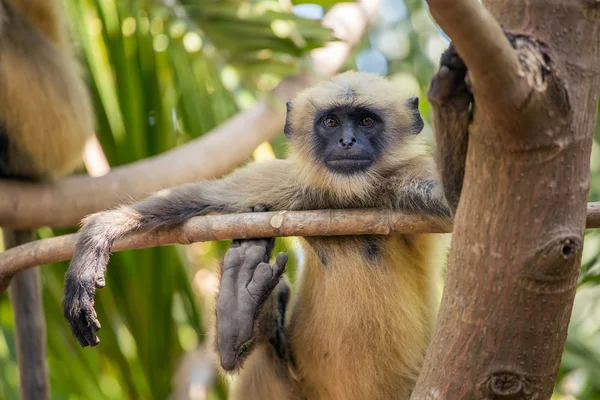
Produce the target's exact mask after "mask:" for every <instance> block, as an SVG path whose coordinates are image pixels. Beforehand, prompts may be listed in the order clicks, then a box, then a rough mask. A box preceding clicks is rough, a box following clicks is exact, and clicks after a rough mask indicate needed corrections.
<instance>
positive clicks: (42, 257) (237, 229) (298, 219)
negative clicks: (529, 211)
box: [0, 203, 600, 281]
mask: <svg viewBox="0 0 600 400" xmlns="http://www.w3.org/2000/svg"><path fill="white" fill-rule="evenodd" d="M587 227H588V228H600V203H590V204H589V205H588V217H587ZM451 230H452V224H451V223H450V222H449V221H446V220H442V219H436V218H423V217H419V216H416V215H411V214H405V213H402V212H391V211H383V210H375V209H361V210H358V209H356V210H319V211H281V212H266V213H247V214H225V215H209V216H203V217H194V218H192V219H190V220H189V221H188V222H186V223H185V224H183V225H182V226H179V227H176V228H172V229H168V230H164V231H156V232H148V233H142V234H137V235H131V236H129V237H127V238H125V239H123V240H120V241H118V242H117V243H115V245H114V246H113V247H112V250H113V251H122V250H130V249H143V248H148V247H156V246H166V245H171V244H177V243H179V244H190V243H195V242H208V241H213V240H227V239H242V238H261V237H283V236H342V235H391V234H417V233H449V232H451ZM76 240H77V234H71V235H64V236H58V237H54V238H50V239H42V240H38V241H35V242H31V243H27V244H24V245H21V246H18V247H14V248H12V249H9V250H6V251H5V252H4V253H1V254H0V281H1V280H2V279H5V278H6V277H10V276H12V275H14V274H15V273H17V272H20V271H23V270H25V269H27V268H31V267H34V266H37V265H44V264H48V263H53V262H58V261H65V260H69V259H70V258H71V257H72V256H73V250H74V246H75V241H76Z"/></svg>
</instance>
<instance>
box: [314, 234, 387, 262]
mask: <svg viewBox="0 0 600 400" xmlns="http://www.w3.org/2000/svg"><path fill="white" fill-rule="evenodd" d="M304 241H305V246H304V247H305V249H306V250H307V251H308V252H314V254H315V255H316V256H317V257H318V259H319V261H320V262H321V264H322V266H323V267H324V268H327V267H328V266H331V265H332V264H334V263H335V264H340V263H342V264H344V263H347V262H351V263H353V264H354V263H378V262H381V261H382V258H383V256H384V254H386V249H387V248H388V247H389V246H391V242H390V237H388V236H383V235H363V236H344V237H307V238H304Z"/></svg>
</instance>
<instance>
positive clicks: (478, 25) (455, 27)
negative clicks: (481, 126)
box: [427, 0, 530, 106]
mask: <svg viewBox="0 0 600 400" xmlns="http://www.w3.org/2000/svg"><path fill="white" fill-rule="evenodd" d="M427 3H428V5H429V10H430V12H431V15H432V16H433V18H434V19H435V21H436V22H437V23H438V25H439V26H440V27H441V28H442V29H443V30H444V32H445V33H446V34H447V35H448V36H449V37H450V39H452V43H453V44H454V46H455V47H456V50H457V51H458V54H460V56H461V58H462V59H463V61H464V62H465V65H466V66H467V67H468V69H469V78H470V81H471V84H472V86H473V92H474V93H476V95H477V96H478V97H479V99H488V100H490V101H492V100H493V101H495V102H498V101H501V102H502V104H503V105H507V104H508V105H511V104H512V105H515V106H518V105H520V104H522V102H523V101H524V100H525V99H526V98H527V97H528V94H529V92H530V88H529V87H528V85H526V81H525V80H524V79H522V78H523V73H522V72H520V71H521V66H520V63H519V59H518V57H517V53H516V52H515V51H514V49H513V47H512V46H511V44H510V42H509V41H508V39H507V38H506V36H505V35H504V32H503V31H502V28H501V27H500V24H499V23H498V22H497V21H496V19H495V18H494V17H493V16H492V14H491V13H490V12H489V11H488V10H487V9H486V8H485V6H484V5H483V4H481V3H479V2H478V1H477V0H427Z"/></svg>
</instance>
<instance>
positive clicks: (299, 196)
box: [63, 48, 471, 399]
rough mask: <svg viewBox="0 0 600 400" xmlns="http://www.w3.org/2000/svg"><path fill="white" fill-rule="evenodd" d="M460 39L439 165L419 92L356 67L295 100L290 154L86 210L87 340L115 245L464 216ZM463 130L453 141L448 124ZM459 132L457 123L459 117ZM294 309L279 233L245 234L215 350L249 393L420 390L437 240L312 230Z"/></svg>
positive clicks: (83, 296)
mask: <svg viewBox="0 0 600 400" xmlns="http://www.w3.org/2000/svg"><path fill="white" fill-rule="evenodd" d="M465 74H466V70H465V68H464V65H463V64H462V62H460V59H459V58H458V56H457V55H456V53H455V52H454V50H453V49H452V48H450V49H449V50H448V51H447V52H446V53H445V54H444V56H443V58H442V68H441V69H440V73H438V75H437V76H436V77H435V78H434V80H433V84H432V88H431V91H430V100H431V101H432V104H433V106H434V113H433V116H434V127H435V128H436V138H437V142H438V143H437V144H438V146H437V160H438V164H437V165H438V170H439V172H440V174H439V176H440V177H441V180H442V182H443V184H444V185H443V186H442V185H441V184H440V181H439V179H438V174H437V173H436V163H435V162H434V160H433V158H432V157H430V156H428V155H427V153H426V151H425V150H424V148H423V147H422V145H421V144H419V142H418V141H417V140H416V138H415V136H416V135H417V134H418V133H419V132H420V131H421V129H422V128H423V121H422V119H421V117H420V114H419V111H418V100H417V99H416V98H412V99H406V98H402V97H400V96H399V95H398V93H397V89H396V88H395V87H394V86H393V85H392V84H390V82H388V81H387V80H386V79H384V78H382V77H378V76H375V75H370V74H365V73H356V72H348V73H344V74H341V75H338V76H336V77H335V78H333V79H331V80H328V81H326V82H323V83H321V84H319V85H317V86H315V87H313V88H311V89H308V90H306V91H304V92H302V93H301V94H299V95H298V96H297V97H296V99H294V100H293V102H291V103H288V116H287V122H286V125H285V134H286V136H287V137H288V139H289V141H290V156H289V157H288V158H287V159H286V160H273V161H269V162H265V163H252V164H249V165H248V166H246V167H244V168H241V169H239V170H237V171H235V172H234V173H232V174H231V175H229V176H228V177H226V178H224V179H220V180H214V181H207V182H199V183H195V184H188V185H183V186H180V187H176V188H173V189H168V190H165V191H162V192H160V193H158V194H157V195H154V196H151V197H149V198H147V199H145V200H143V201H140V202H137V203H134V204H132V205H128V206H123V207H120V208H118V209H115V210H111V211H105V212H101V213H97V214H94V215H91V216H89V217H87V218H86V220H85V221H84V225H83V227H82V229H81V231H80V235H79V239H78V242H77V245H76V250H75V254H74V257H73V259H72V262H71V266H70V268H69V271H68V272H67V274H66V281H65V283H66V287H65V297H64V300H63V312H64V315H65V318H66V319H67V321H68V322H69V324H70V326H71V329H72V331H73V333H74V335H75V337H76V338H77V340H78V341H79V343H80V344H81V345H82V346H84V347H85V346H88V345H90V346H94V345H96V344H98V343H99V339H98V338H97V336H96V332H97V331H98V329H99V328H100V323H99V322H98V320H97V316H96V313H95V311H94V308H93V304H94V303H93V296H94V293H95V290H96V288H101V287H103V286H104V285H105V272H106V263H107V261H108V257H109V252H110V249H111V246H112V244H113V243H114V241H115V240H118V239H120V238H122V237H123V236H125V235H127V234H129V233H132V232H144V231H149V230H154V229H157V228H164V227H170V226H174V225H177V224H181V223H183V222H185V221H186V220H188V219H189V218H191V217H193V216H196V215H203V214H207V213H211V212H218V213H240V212H248V211H249V210H254V211H261V210H271V211H276V210H313V209H330V208H337V209H339V208H366V207H375V208H380V209H389V210H402V211H405V212H411V213H416V214H420V215H427V216H433V217H438V218H443V219H447V220H450V218H451V216H452V214H453V211H454V209H455V207H456V204H457V202H458V196H459V195H460V190H461V185H462V177H463V168H464V160H465V158H464V156H465V151H466V141H467V134H466V133H467V125H468V114H469V104H470V101H471V96H470V93H469V92H468V90H467V88H466V86H465V84H464V77H465ZM445 121H450V122H449V123H452V124H460V125H461V126H460V128H461V132H464V133H465V134H464V135H463V136H462V137H453V138H452V142H448V141H447V140H446V137H445V129H444V125H442V123H441V122H445ZM452 131H457V128H456V126H454V127H453V128H452ZM301 245H302V249H303V252H304V259H305V262H304V265H303V266H302V267H301V269H300V271H301V272H300V276H299V279H298V285H297V288H296V291H295V294H294V298H293V303H292V307H291V309H290V310H288V302H289V301H288V300H289V298H290V290H289V288H288V286H287V284H285V282H284V281H280V277H281V275H282V273H283V271H284V269H285V264H286V261H287V257H286V255H285V254H279V255H278V256H277V258H276V260H275V263H274V265H273V266H271V265H269V264H268V261H269V256H270V252H271V250H272V246H273V243H272V240H251V241H241V242H239V241H234V243H233V245H232V248H231V249H230V250H229V251H228V252H227V254H226V257H225V260H224V263H223V268H222V272H221V286H220V292H219V296H218V299H217V348H218V352H219V355H220V361H221V366H222V367H223V369H224V370H226V371H230V372H231V371H235V372H237V373H239V378H238V381H237V385H236V387H235V389H234V394H233V398H239V399H242V398H243V399H292V398H294V399H295V398H308V399H367V398H368V399H407V398H408V397H409V396H410V392H411V390H412V388H413V386H414V383H415V380H416V378H417V376H418V373H419V369H420V367H421V364H422V361H423V357H424V354H425V350H426V347H427V345H428V342H429V338H430V334H431V331H432V327H433V323H434V315H435V308H436V307H435V298H436V296H435V295H434V282H435V279H436V272H437V268H436V265H435V264H436V263H439V262H440V259H439V258H438V257H437V253H438V250H441V249H440V246H439V243H438V240H437V239H436V237H435V236H434V235H395V236H343V237H307V238H303V239H301Z"/></svg>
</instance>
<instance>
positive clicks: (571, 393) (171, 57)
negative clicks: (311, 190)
mask: <svg viewBox="0 0 600 400" xmlns="http://www.w3.org/2000/svg"><path fill="white" fill-rule="evenodd" d="M335 4H336V2H335V1H330V0H324V1H320V2H314V1H312V2H310V3H305V2H304V1H302V0H301V1H291V0H253V1H247V0H180V1H176V0H164V1H150V0H135V1H129V0H128V1H125V0H68V1H65V6H66V8H67V10H68V14H69V18H68V19H69V21H70V22H71V28H72V31H73V38H74V40H75V42H76V44H77V46H78V49H79V53H80V55H81V60H82V64H83V67H84V68H83V69H84V73H85V75H86V79H87V81H88V83H89V86H90V88H91V90H92V94H93V98H94V102H95V106H96V114H97V120H98V121H97V131H96V135H97V142H91V143H90V145H89V146H88V149H87V151H86V167H87V172H88V173H90V174H91V175H95V176H98V175H102V174H105V173H107V172H108V171H109V170H110V168H114V167H117V166H119V165H123V164H128V163H132V162H135V161H137V160H140V159H143V158H146V157H150V156H153V155H156V154H159V153H162V152H164V151H167V150H169V149H171V148H173V147H175V146H179V145H181V144H183V143H185V142H187V141H189V140H192V139H195V138H197V137H200V136H202V135H204V134H205V133H207V132H209V131H211V130H212V129H214V128H216V127H217V126H218V125H220V124H222V123H224V122H225V121H227V120H228V119H230V118H231V117H233V116H235V115H236V114H237V113H239V112H242V111H244V110H248V109H251V108H252V107H253V106H255V105H256V104H257V102H259V101H262V100H264V99H267V100H268V101H275V102H280V100H278V99H274V98H273V95H272V90H273V89H274V88H275V87H276V85H277V84H278V83H280V82H281V81H282V80H283V79H284V78H286V77H290V76H293V75H297V74H299V73H300V72H301V71H303V70H306V69H308V70H309V71H310V68H311V64H310V58H309V57H308V56H309V54H310V52H311V51H312V50H313V49H315V48H319V47H322V46H323V45H324V44H325V43H327V42H329V41H331V40H333V34H332V31H331V30H329V29H327V28H324V27H322V24H321V19H322V18H323V16H324V15H326V14H327V12H328V11H329V10H330V8H331V7H332V6H334V5H335ZM344 29H349V30H352V29H355V27H354V26H353V24H352V20H350V23H348V21H346V25H344ZM361 34H362V36H361V37H362V38H361V39H360V41H359V43H358V45H357V46H355V47H354V48H353V49H352V51H351V53H350V55H349V57H345V61H344V63H343V68H342V69H343V70H345V69H357V70H361V71H369V72H374V73H378V74H381V75H387V76H389V77H390V78H391V79H392V81H393V82H394V83H395V84H397V86H398V90H399V91H402V92H404V93H405V94H407V95H416V96H419V97H420V99H421V104H420V110H421V113H422V114H423V117H424V119H425V121H426V123H427V125H426V128H425V130H424V133H423V135H425V136H426V137H428V138H429V140H431V127H430V126H429V122H430V118H429V104H428V103H427V99H426V91H427V87H428V84H429V80H430V78H431V76H432V74H433V72H434V69H435V67H436V66H437V62H438V60H439V56H440V54H441V52H442V51H443V50H444V49H445V48H446V46H447V44H448V41H447V39H446V38H445V36H444V35H443V34H442V33H441V32H440V30H439V29H438V28H437V27H436V25H435V24H434V22H433V20H432V19H431V17H430V16H429V14H428V11H427V9H426V5H424V2H422V1H420V0H381V1H380V2H379V6H378V9H377V11H376V12H375V13H374V14H373V18H372V19H371V20H370V26H369V27H368V29H367V31H366V32H363V33H361ZM326 56H327V55H326ZM332 57H333V56H332ZM265 123H266V122H265ZM281 128H283V126H281ZM281 133H282V132H280V134H279V135H277V137H275V138H274V139H273V140H271V141H265V142H264V143H262V144H261V145H260V146H258V147H257V148H256V149H248V152H249V154H250V153H251V154H252V158H253V159H255V160H258V161H261V160H266V159H269V158H272V157H285V153H286V144H285V140H284V138H283V135H282V134H281ZM599 141H600V125H599V126H598V129H597V130H596V141H595V143H594V150H593V155H592V186H591V191H590V196H589V201H600V151H599V150H600V148H599V143H600V142H599ZM231 145H232V146H235V143H232V144H231ZM223 157H227V154H223ZM148 179H151V176H150V177H148ZM68 232H72V231H67V230H61V231H58V230H54V231H53V230H50V229H47V228H46V229H40V230H39V232H38V234H39V236H40V237H42V238H43V237H51V236H53V235H61V234H64V233H68ZM227 247H228V242H211V243H198V244H194V245H190V246H185V247H184V246H171V247H163V248H155V249H147V250H138V251H127V252H120V253H115V254H114V255H113V257H112V259H111V263H110V267H109V268H110V273H109V274H108V277H107V278H108V285H107V287H106V288H105V289H103V290H101V291H99V292H98V294H97V296H96V310H97V311H98V314H99V318H100V320H101V321H102V323H103V329H102V331H101V336H102V344H101V346H99V347H96V348H94V349H89V348H87V349H85V350H82V349H81V348H80V347H79V346H78V344H77V342H76V341H75V340H74V339H73V337H72V336H71V333H70V332H69V330H68V327H67V324H66V323H65V322H64V320H63V317H62V313H61V310H60V301H61V298H62V293H63V277H64V273H65V271H66V269H67V267H68V263H59V264H56V265H51V266H47V267H44V268H43V274H42V279H43V288H44V307H45V312H46V322H47V327H48V356H49V371H50V379H51V397H52V398H53V399H138V398H139V399H165V398H172V399H197V400H200V399H214V400H216V399H226V398H227V385H228V382H227V381H224V380H222V379H220V378H219V377H218V376H217V374H216V370H215V359H214V356H213V354H212V347H211V342H210V339H211V338H210V336H211V332H210V327H211V323H212V322H211V321H212V318H213V309H212V303H213V298H214V295H215V291H216V289H217V285H218V281H217V278H216V275H215V271H216V269H217V268H218V263H219V262H220V260H221V258H222V256H223V254H224V252H225V250H226V249H227ZM278 247H279V249H276V251H279V250H282V251H287V252H288V254H290V256H291V262H290V264H289V265H290V267H289V273H290V277H291V279H293V276H294V271H295V258H294V242H293V239H291V238H285V239H280V240H278ZM599 284H600V231H598V230H597V231H595V232H593V231H589V232H587V233H586V241H585V249H584V256H583V262H582V275H581V281H580V288H579V290H578V294H577V298H576V304H575V308H574V312H573V318H572V322H571V326H570V330H569V336H568V340H567V344H566V349H565V353H564V356H563V360H562V365H561V369H560V374H559V379H558V382H557V386H556V391H555V392H556V394H555V398H556V399H600V379H597V378H598V377H600V290H599V288H598V286H599ZM18 384H19V379H18V369H17V365H16V355H15V338H14V335H13V316H12V311H11V308H10V304H9V302H8V296H1V297H0V398H2V399H17V398H18V393H19V392H18Z"/></svg>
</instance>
